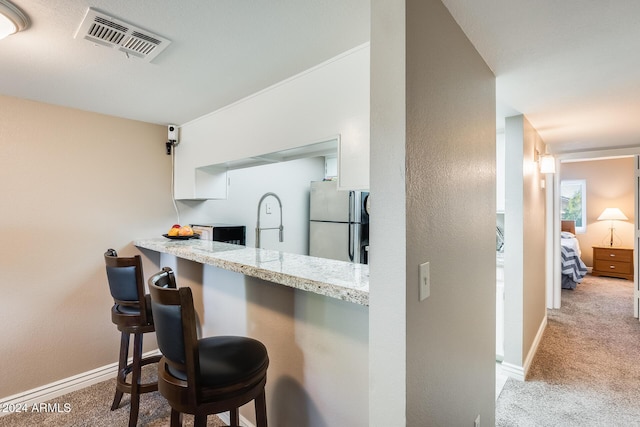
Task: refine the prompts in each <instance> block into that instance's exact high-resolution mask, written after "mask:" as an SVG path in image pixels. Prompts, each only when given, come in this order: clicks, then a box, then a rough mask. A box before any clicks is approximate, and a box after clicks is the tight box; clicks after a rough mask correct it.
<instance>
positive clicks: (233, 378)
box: [149, 267, 269, 427]
mask: <svg viewBox="0 0 640 427" xmlns="http://www.w3.org/2000/svg"><path fill="white" fill-rule="evenodd" d="M149 293H150V294H151V307H152V310H153V318H154V321H155V324H156V337H157V339H158V347H159V348H160V351H161V352H162V355H163V357H162V359H161V360H160V363H159V364H158V390H159V391H160V394H162V395H163V396H164V397H165V399H167V401H168V402H169V405H170V406H171V426H172V427H177V426H181V425H182V414H183V413H187V414H193V415H194V416H195V417H194V426H195V427H200V426H202V427H204V426H206V425H207V415H209V414H217V413H220V412H225V411H230V414H231V425H232V426H237V425H239V424H238V422H239V416H238V408H239V407H240V406H242V405H244V404H245V403H248V402H250V401H252V400H253V401H254V403H255V411H256V427H267V408H266V401H265V392H264V387H265V384H266V381H267V367H268V366H269V357H268V355H267V349H266V348H265V346H264V345H263V344H262V343H261V342H260V341H257V340H254V339H251V338H247V337H239V336H215V337H208V338H202V339H198V338H197V333H196V315H195V310H194V308H193V296H192V294H191V289H190V288H189V287H184V288H180V289H177V288H176V282H175V277H174V275H173V271H171V269H170V268H168V267H165V268H163V269H162V271H161V272H159V273H157V274H155V275H153V276H152V277H151V278H149Z"/></svg>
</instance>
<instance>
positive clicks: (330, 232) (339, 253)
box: [309, 221, 362, 262]
mask: <svg viewBox="0 0 640 427" xmlns="http://www.w3.org/2000/svg"><path fill="white" fill-rule="evenodd" d="M351 230H352V233H354V234H355V235H354V240H353V241H354V244H353V249H352V250H353V252H354V258H353V259H354V261H355V262H360V251H361V249H362V248H360V247H359V243H358V242H359V241H360V232H361V226H360V225H357V224H355V225H352V228H351ZM309 255H311V256H316V257H320V258H329V259H336V260H339V261H347V262H348V261H351V260H350V259H349V225H348V224H346V223H336V222H315V221H311V222H310V223H309Z"/></svg>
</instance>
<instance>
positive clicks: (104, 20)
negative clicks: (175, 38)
mask: <svg viewBox="0 0 640 427" xmlns="http://www.w3.org/2000/svg"><path fill="white" fill-rule="evenodd" d="M75 38H76V39H77V38H83V39H85V40H88V41H90V42H92V43H96V44H99V45H102V46H107V47H111V48H114V49H118V50H119V51H121V52H124V53H126V54H127V55H128V56H134V57H136V58H141V59H144V60H145V61H147V62H149V61H151V60H152V59H153V58H155V57H156V56H158V54H159V53H160V52H162V51H163V50H164V49H165V48H166V47H167V46H169V44H170V43H171V41H170V40H167V39H165V38H164V37H161V36H159V35H157V34H154V33H152V32H149V31H147V30H143V29H142V28H138V27H136V26H134V25H131V24H129V23H127V22H124V21H121V20H119V19H116V18H114V17H112V16H109V15H107V14H104V13H102V12H98V11H97V10H95V9H93V8H89V10H88V11H87V14H86V15H85V17H84V20H83V21H82V24H80V28H79V29H78V32H77V33H76V35H75Z"/></svg>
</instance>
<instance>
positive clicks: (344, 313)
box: [191, 266, 369, 427]
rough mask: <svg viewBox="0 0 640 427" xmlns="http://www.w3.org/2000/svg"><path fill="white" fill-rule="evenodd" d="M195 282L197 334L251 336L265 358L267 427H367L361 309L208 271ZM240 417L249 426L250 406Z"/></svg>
mask: <svg viewBox="0 0 640 427" xmlns="http://www.w3.org/2000/svg"><path fill="white" fill-rule="evenodd" d="M202 283H203V285H201V288H202V301H203V304H202V307H203V312H202V315H201V318H202V319H203V320H204V322H203V332H204V334H205V335H207V336H210V335H230V334H237V335H241V336H249V337H253V338H255V339H258V340H260V341H261V342H262V343H264V344H265V346H266V347H267V349H268V351H269V359H270V364H269V373H268V379H267V389H266V395H267V414H268V415H269V425H273V426H278V427H300V426H307V427H329V426H349V427H367V426H369V421H368V407H369V402H368V384H369V383H368V378H367V377H368V372H369V369H368V363H367V359H368V317H369V310H368V307H366V306H362V305H359V304H353V303H350V302H345V301H341V300H337V299H334V298H328V297H325V296H322V295H317V294H313V293H310V292H305V291H301V290H296V289H291V288H288V287H286V286H282V285H275V284H273V283H269V282H266V281H263V280H260V279H256V278H252V277H246V276H244V275H242V274H239V273H234V272H229V271H226V270H221V269H218V268H215V267H212V266H205V268H204V274H203V278H202ZM191 286H192V287H194V285H191ZM241 413H242V414H243V415H244V416H245V417H247V418H248V419H250V420H252V421H253V420H254V411H253V408H252V407H251V405H249V406H248V407H245V408H242V409H241Z"/></svg>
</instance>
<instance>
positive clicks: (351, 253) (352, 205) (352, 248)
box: [348, 191, 355, 261]
mask: <svg viewBox="0 0 640 427" xmlns="http://www.w3.org/2000/svg"><path fill="white" fill-rule="evenodd" d="M354 213H355V193H354V192H353V191H349V227H348V228H349V248H348V250H349V260H350V261H353V257H354V255H355V236H354V232H352V227H353V226H354V223H353V215H354Z"/></svg>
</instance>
